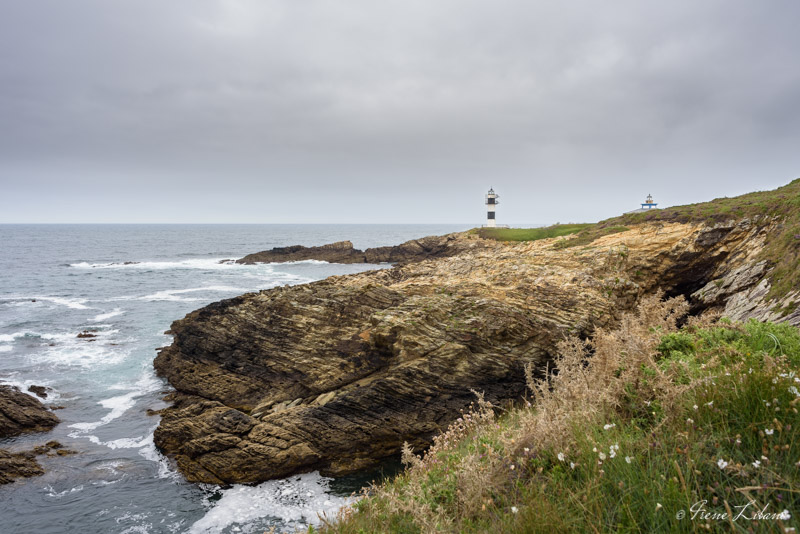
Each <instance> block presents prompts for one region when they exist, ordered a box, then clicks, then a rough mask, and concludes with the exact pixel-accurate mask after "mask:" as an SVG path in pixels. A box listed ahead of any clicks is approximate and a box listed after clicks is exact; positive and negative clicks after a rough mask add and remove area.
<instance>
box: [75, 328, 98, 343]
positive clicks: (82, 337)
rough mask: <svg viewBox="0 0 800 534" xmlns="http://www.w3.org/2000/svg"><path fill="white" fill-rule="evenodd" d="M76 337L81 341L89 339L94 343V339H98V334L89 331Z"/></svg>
mask: <svg viewBox="0 0 800 534" xmlns="http://www.w3.org/2000/svg"><path fill="white" fill-rule="evenodd" d="M76 337H78V338H79V339H88V340H89V341H94V339H92V338H95V337H97V334H93V333H91V332H89V331H88V330H84V331H83V332H81V333H79V334H78V335H77V336H76Z"/></svg>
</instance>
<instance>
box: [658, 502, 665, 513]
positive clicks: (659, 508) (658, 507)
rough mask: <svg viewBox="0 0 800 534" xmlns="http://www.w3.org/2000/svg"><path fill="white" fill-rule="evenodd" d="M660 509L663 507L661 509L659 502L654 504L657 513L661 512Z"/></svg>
mask: <svg viewBox="0 0 800 534" xmlns="http://www.w3.org/2000/svg"><path fill="white" fill-rule="evenodd" d="M662 508H664V507H663V506H661V503H660V502H657V503H656V512H658V511H659V510H661V509H662Z"/></svg>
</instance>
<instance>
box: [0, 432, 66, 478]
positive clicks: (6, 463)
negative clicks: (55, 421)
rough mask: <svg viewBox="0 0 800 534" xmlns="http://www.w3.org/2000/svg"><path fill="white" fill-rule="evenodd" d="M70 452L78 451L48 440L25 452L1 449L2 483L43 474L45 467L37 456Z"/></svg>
mask: <svg viewBox="0 0 800 534" xmlns="http://www.w3.org/2000/svg"><path fill="white" fill-rule="evenodd" d="M70 454H77V452H76V451H73V450H69V449H65V448H64V446H63V445H61V443H59V442H57V441H48V442H47V443H46V444H44V445H39V446H36V447H34V448H33V449H31V450H29V451H23V452H11V451H9V450H6V449H0V484H9V483H11V482H13V481H14V480H15V479H18V478H28V477H34V476H39V475H43V474H44V469H43V468H42V466H41V465H39V462H37V461H36V456H41V455H46V456H67V455H70Z"/></svg>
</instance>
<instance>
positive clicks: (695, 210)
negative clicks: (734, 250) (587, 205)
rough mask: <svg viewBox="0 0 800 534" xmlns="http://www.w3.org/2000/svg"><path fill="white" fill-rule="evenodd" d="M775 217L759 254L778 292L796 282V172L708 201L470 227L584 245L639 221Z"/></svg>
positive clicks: (799, 235)
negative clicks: (777, 183) (591, 220)
mask: <svg viewBox="0 0 800 534" xmlns="http://www.w3.org/2000/svg"><path fill="white" fill-rule="evenodd" d="M763 217H766V218H774V219H776V220H777V221H778V225H777V227H776V230H775V232H774V233H773V234H772V235H771V236H770V238H769V240H768V243H767V245H766V247H765V248H764V251H763V252H762V253H761V257H760V258H759V259H763V260H767V261H768V262H769V263H770V264H771V265H773V266H774V268H773V270H772V272H771V274H770V283H771V289H770V293H769V297H770V298H774V297H782V296H784V295H786V294H787V293H788V292H789V291H791V290H792V289H794V288H798V287H800V178H798V179H796V180H794V181H792V182H791V183H789V184H787V185H785V186H783V187H779V188H778V189H775V190H772V191H757V192H754V193H748V194H746V195H741V196H738V197H731V198H718V199H715V200H712V201H709V202H701V203H697V204H687V205H685V206H673V207H670V208H664V209H655V210H650V211H647V212H643V213H628V214H625V215H620V216H619V217H613V218H611V219H606V220H604V221H600V222H598V223H596V224H557V225H554V226H548V227H546V228H530V229H517V228H512V229H503V228H480V229H476V230H474V231H475V232H477V233H478V235H480V236H481V237H484V238H487V239H496V240H499V241H533V240H536V239H545V238H549V237H564V236H568V235H573V237H571V238H570V239H563V240H558V241H556V242H555V244H554V245H553V246H554V247H556V248H569V247H577V246H586V245H588V244H590V243H591V242H593V241H594V240H596V239H598V238H599V237H602V236H604V235H609V234H614V233H618V232H624V231H626V230H628V229H629V228H631V227H634V226H637V225H640V224H648V223H649V224H657V223H670V222H677V223H706V224H711V225H713V224H719V223H725V222H727V221H731V220H741V219H745V218H750V219H754V218H763Z"/></svg>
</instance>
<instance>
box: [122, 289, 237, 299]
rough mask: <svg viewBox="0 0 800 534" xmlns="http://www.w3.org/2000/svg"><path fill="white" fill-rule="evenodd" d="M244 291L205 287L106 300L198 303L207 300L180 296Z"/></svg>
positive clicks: (169, 290)
mask: <svg viewBox="0 0 800 534" xmlns="http://www.w3.org/2000/svg"><path fill="white" fill-rule="evenodd" d="M246 291H248V290H247V289H243V288H240V287H233V286H205V287H190V288H188V289H165V290H163V291H158V292H156V293H152V294H150V295H143V296H131V295H126V296H121V297H113V298H110V299H108V300H109V301H119V300H141V301H145V302H159V301H169V302H200V301H205V300H208V299H207V298H201V297H185V296H181V295H186V294H188V293H219V292H224V293H236V294H239V293H244V292H246Z"/></svg>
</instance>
